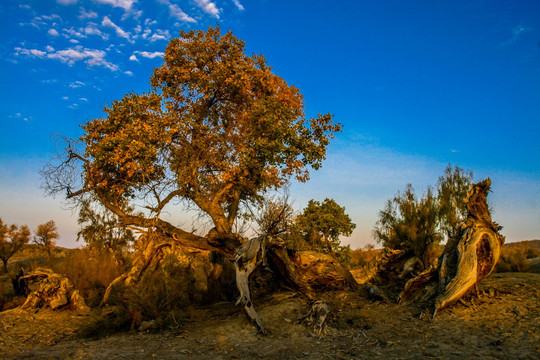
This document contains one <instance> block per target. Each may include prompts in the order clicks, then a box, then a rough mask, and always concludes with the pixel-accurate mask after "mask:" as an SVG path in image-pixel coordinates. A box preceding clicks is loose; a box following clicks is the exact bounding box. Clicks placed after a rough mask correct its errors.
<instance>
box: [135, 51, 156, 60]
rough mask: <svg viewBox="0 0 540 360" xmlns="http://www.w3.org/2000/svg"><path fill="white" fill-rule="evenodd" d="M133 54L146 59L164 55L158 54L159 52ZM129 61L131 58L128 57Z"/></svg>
mask: <svg viewBox="0 0 540 360" xmlns="http://www.w3.org/2000/svg"><path fill="white" fill-rule="evenodd" d="M133 54H138V55H141V56H142V57H144V58H147V59H153V58H157V57H163V55H165V53H163V52H159V51H155V52H148V51H135V52H134V53H133ZM129 59H130V60H131V57H130V58H129Z"/></svg>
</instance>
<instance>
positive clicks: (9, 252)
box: [0, 219, 30, 273]
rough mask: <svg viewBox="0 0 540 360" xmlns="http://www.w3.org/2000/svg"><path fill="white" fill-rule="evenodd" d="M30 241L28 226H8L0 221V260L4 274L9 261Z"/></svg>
mask: <svg viewBox="0 0 540 360" xmlns="http://www.w3.org/2000/svg"><path fill="white" fill-rule="evenodd" d="M29 240H30V229H28V226H26V225H22V226H20V227H17V226H16V225H11V226H8V225H7V224H4V223H3V221H2V219H0V259H2V262H3V263H4V272H6V273H7V272H8V268H7V264H8V261H9V259H10V258H11V257H12V256H13V255H14V254H15V253H16V252H17V251H19V250H20V249H21V248H22V247H23V246H24V244H27V243H28V241H29Z"/></svg>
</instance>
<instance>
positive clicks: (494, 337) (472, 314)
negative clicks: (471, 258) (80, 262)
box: [0, 273, 540, 359]
mask: <svg viewBox="0 0 540 360" xmlns="http://www.w3.org/2000/svg"><path fill="white" fill-rule="evenodd" d="M480 291H481V293H482V292H483V293H484V294H483V295H482V296H481V297H480V298H477V297H476V296H472V297H471V298H470V299H469V300H467V301H465V302H463V303H458V304H457V305H455V306H453V307H451V308H448V309H446V310H444V311H442V312H441V313H440V314H438V316H437V317H436V318H435V319H434V320H430V319H420V318H419V317H418V315H419V311H420V310H419V309H414V308H409V307H404V306H399V305H396V304H391V303H390V304H389V303H372V302H371V301H369V300H367V299H364V298H362V297H360V296H359V295H357V294H354V293H325V294H321V295H320V297H321V298H322V299H324V300H326V301H327V303H328V304H329V306H330V309H331V314H330V317H329V319H328V327H327V331H326V334H325V335H324V336H321V337H319V336H318V335H316V334H315V333H314V332H313V331H312V329H310V328H309V327H308V326H307V325H306V324H305V323H299V322H298V321H297V320H298V319H299V318H300V317H301V316H302V315H304V314H305V313H306V312H307V309H308V303H307V301H306V300H304V299H302V298H300V297H298V296H296V294H294V293H287V292H285V293H280V294H276V295H274V296H273V297H272V298H268V299H265V300H266V303H265V305H264V306H261V300H262V299H259V301H258V302H257V299H256V302H255V306H256V308H257V309H258V310H259V313H260V314H261V315H262V317H263V318H264V319H265V321H266V323H267V326H268V329H269V334H268V335H266V336H261V335H257V334H256V328H255V327H254V325H253V324H251V323H250V322H249V320H248V318H247V317H246V315H245V314H244V313H243V312H242V311H241V310H240V309H239V308H237V307H235V306H234V304H229V303H221V304H217V305H213V306H209V307H201V308H192V309H190V311H189V318H188V320H184V321H183V322H182V326H181V327H180V329H179V330H178V331H175V332H171V331H164V332H160V333H141V332H131V333H121V334H115V335H112V336H109V337H106V338H102V339H99V340H89V339H83V338H81V337H80V336H79V335H78V331H79V329H80V327H81V326H83V325H84V324H85V322H86V321H88V319H89V315H88V314H81V313H79V314H78V313H72V312H67V311H64V312H52V311H50V310H40V311H39V312H36V313H35V312H27V311H22V310H18V309H15V310H9V311H6V312H3V313H0V349H1V353H0V357H1V358H4V359H21V358H23V359H151V358H157V359H359V358H385V359H418V358H428V359H429V358H435V359H473V358H480V359H539V358H540V306H539V305H540V303H539V299H540V274H532V273H505V274H493V275H491V276H490V277H488V278H487V279H485V280H484V281H483V282H482V283H481V285H480Z"/></svg>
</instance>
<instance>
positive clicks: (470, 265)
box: [399, 178, 505, 316]
mask: <svg viewBox="0 0 540 360" xmlns="http://www.w3.org/2000/svg"><path fill="white" fill-rule="evenodd" d="M490 186H491V180H490V179H489V178H488V179H486V180H484V181H481V182H479V183H477V184H474V185H473V186H472V187H471V190H470V191H469V194H468V196H467V219H466V220H465V222H464V223H463V224H462V225H461V228H460V232H459V233H460V236H459V237H457V238H455V239H450V241H449V242H448V244H447V245H446V247H445V249H444V252H443V254H442V256H441V257H440V259H439V262H438V264H435V266H432V267H431V268H429V269H428V270H426V271H424V272H423V273H421V274H420V275H418V276H417V277H415V278H413V279H411V280H409V281H408V282H407V284H406V285H405V288H404V290H403V292H402V293H401V295H400V297H399V302H400V303H416V304H418V305H421V306H427V307H428V308H432V311H433V316H435V314H436V313H437V312H438V311H439V310H441V309H443V308H445V307H447V306H449V305H451V304H453V303H455V302H456V301H458V300H459V299H461V298H462V297H463V296H465V295H466V294H467V293H469V292H470V291H471V290H472V289H474V288H475V287H477V285H478V283H479V282H480V281H481V280H482V279H484V278H485V277H486V276H488V275H489V274H490V273H491V272H492V271H493V269H494V268H495V265H496V264H497V261H498V260H499V256H500V253H501V247H502V245H503V244H504V240H505V238H504V236H502V235H501V234H500V233H499V231H500V230H501V229H502V227H501V226H499V225H498V224H497V223H495V222H493V221H492V219H491V215H490V213H489V208H488V204H487V194H488V192H489V189H490Z"/></svg>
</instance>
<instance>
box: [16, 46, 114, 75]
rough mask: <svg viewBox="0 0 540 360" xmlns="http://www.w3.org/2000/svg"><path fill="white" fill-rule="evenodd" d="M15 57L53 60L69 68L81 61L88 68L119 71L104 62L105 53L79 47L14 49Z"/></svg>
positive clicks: (112, 65)
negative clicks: (45, 49) (44, 49)
mask: <svg viewBox="0 0 540 360" xmlns="http://www.w3.org/2000/svg"><path fill="white" fill-rule="evenodd" d="M15 55H16V56H20V55H23V56H28V57H36V58H39V59H45V58H47V59H54V60H58V61H60V62H62V63H65V64H68V65H69V66H72V65H74V64H75V63H76V62H78V61H83V62H84V63H85V64H87V65H88V66H101V67H104V68H107V69H109V70H111V71H118V70H120V69H119V67H118V65H115V64H113V63H111V62H108V61H107V60H105V56H106V53H105V51H103V50H96V49H87V48H84V47H82V46H81V45H77V46H75V47H73V48H68V49H64V50H54V49H53V48H52V47H49V48H47V51H42V50H38V49H26V48H21V47H16V48H15Z"/></svg>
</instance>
